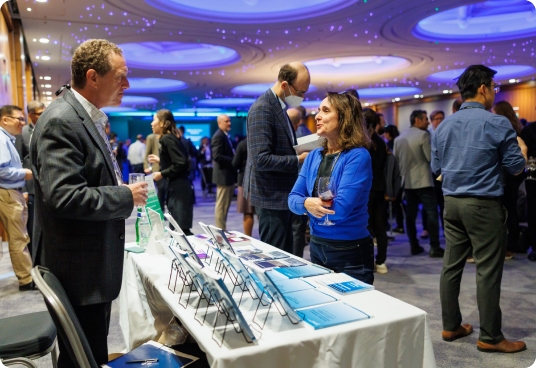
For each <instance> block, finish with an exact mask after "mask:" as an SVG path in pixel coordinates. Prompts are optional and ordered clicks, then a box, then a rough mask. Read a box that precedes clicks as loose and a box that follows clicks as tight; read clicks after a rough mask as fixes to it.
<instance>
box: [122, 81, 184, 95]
mask: <svg viewBox="0 0 536 368" xmlns="http://www.w3.org/2000/svg"><path fill="white" fill-rule="evenodd" d="M128 82H129V83H130V87H129V88H128V92H134V93H140V92H142V93H158V92H173V91H179V90H181V89H185V88H186V87H188V85H187V84H186V83H184V82H183V81H180V80H175V79H165V78H128Z"/></svg>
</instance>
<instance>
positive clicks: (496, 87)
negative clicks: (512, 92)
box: [491, 84, 501, 93]
mask: <svg viewBox="0 0 536 368" xmlns="http://www.w3.org/2000/svg"><path fill="white" fill-rule="evenodd" d="M491 89H493V92H495V93H499V91H500V90H501V87H499V85H497V84H493V85H492V86H491Z"/></svg>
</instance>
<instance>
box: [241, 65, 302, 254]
mask: <svg viewBox="0 0 536 368" xmlns="http://www.w3.org/2000/svg"><path fill="white" fill-rule="evenodd" d="M310 81H311V77H310V76H309V70H308V69H307V68H306V67H305V65H303V64H302V63H299V62H293V63H290V64H286V65H283V66H282V67H281V69H280V70H279V75H278V77H277V82H276V83H275V84H274V86H273V87H272V88H270V89H269V90H268V91H266V92H265V93H264V94H263V95H261V96H260V97H259V98H257V101H255V103H254V104H253V106H251V108H250V109H249V113H248V119H247V142H248V143H247V144H248V161H247V164H246V172H245V174H244V197H245V198H249V200H250V204H251V205H252V206H255V209H256V212H257V215H258V216H259V234H260V238H261V240H262V241H263V242H266V243H268V244H271V245H273V246H275V247H279V248H282V249H283V250H285V251H287V252H289V253H292V217H291V212H290V210H289V208H288V204H287V200H288V195H289V193H290V191H291V190H292V187H293V186H294V183H295V181H296V179H297V177H298V165H299V164H300V163H302V162H303V160H305V157H307V153H302V154H300V155H296V151H295V150H294V148H293V147H292V146H293V145H295V144H296V135H295V133H294V129H293V128H292V125H291V123H290V120H289V118H288V115H287V113H286V111H285V110H286V108H287V106H288V107H297V106H299V105H300V104H301V102H302V101H303V95H304V94H305V93H307V90H308V89H309V84H310Z"/></svg>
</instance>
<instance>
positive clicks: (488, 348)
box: [476, 339, 527, 353]
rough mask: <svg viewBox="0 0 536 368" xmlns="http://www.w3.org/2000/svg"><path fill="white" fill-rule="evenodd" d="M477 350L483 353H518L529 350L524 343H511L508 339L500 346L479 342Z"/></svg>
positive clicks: (499, 344)
mask: <svg viewBox="0 0 536 368" xmlns="http://www.w3.org/2000/svg"><path fill="white" fill-rule="evenodd" d="M476 348H477V349H478V350H479V351H481V352H483V353H517V352H520V351H523V350H527V345H525V343H524V342H523V341H514V342H510V341H508V340H506V339H504V340H503V341H501V342H500V343H498V344H488V343H486V342H482V341H480V340H478V341H477V342H476Z"/></svg>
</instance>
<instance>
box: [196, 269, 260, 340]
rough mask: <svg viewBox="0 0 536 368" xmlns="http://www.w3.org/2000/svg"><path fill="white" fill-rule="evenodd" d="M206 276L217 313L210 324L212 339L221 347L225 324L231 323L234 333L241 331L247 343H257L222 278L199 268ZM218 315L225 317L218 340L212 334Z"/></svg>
mask: <svg viewBox="0 0 536 368" xmlns="http://www.w3.org/2000/svg"><path fill="white" fill-rule="evenodd" d="M201 272H202V273H204V275H205V276H206V281H207V287H208V288H209V290H210V294H211V297H212V298H213V300H214V303H215V304H216V307H217V310H218V313H217V314H216V317H215V318H214V323H213V325H212V328H213V330H212V339H213V340H214V341H215V342H216V343H217V344H218V345H219V346H220V347H221V346H223V341H224V339H225V333H226V332H227V326H228V325H229V323H231V324H232V325H233V328H234V330H235V331H236V333H241V334H242V336H243V337H244V340H246V342H247V343H250V344H251V343H253V344H256V343H257V337H256V336H255V334H254V333H253V330H252V329H251V326H250V325H249V324H248V323H247V322H246V320H245V318H244V316H243V315H242V312H241V311H240V309H239V308H238V305H237V304H236V302H235V301H234V299H233V297H232V294H231V293H230V291H229V289H228V288H227V286H226V285H225V282H224V281H223V279H222V278H221V277H220V276H219V275H218V274H217V273H215V272H213V271H212V270H210V269H207V268H206V267H205V268H203V269H202V270H201ZM220 316H223V317H224V318H225V325H224V326H223V333H222V337H221V340H220V341H218V340H217V339H216V338H215V337H214V336H215V334H216V329H217V327H218V320H219V319H220Z"/></svg>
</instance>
